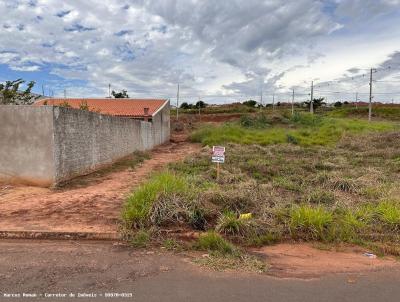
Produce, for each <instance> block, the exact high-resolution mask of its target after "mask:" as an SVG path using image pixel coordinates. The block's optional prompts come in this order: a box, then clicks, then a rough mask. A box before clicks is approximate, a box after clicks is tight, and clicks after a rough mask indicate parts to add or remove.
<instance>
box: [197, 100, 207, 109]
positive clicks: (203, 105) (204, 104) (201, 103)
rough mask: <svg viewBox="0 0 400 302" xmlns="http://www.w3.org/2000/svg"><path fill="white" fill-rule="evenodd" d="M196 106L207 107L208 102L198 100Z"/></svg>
mask: <svg viewBox="0 0 400 302" xmlns="http://www.w3.org/2000/svg"><path fill="white" fill-rule="evenodd" d="M195 107H196V108H206V107H207V104H206V103H204V102H203V101H198V102H197V103H196V105H195Z"/></svg>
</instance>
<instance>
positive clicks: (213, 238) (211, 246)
mask: <svg viewBox="0 0 400 302" xmlns="http://www.w3.org/2000/svg"><path fill="white" fill-rule="evenodd" d="M196 248H198V249H199V250H204V251H210V252H218V253H221V254H231V255H232V254H234V253H236V252H237V250H236V248H235V247H234V246H233V245H232V244H231V243H229V242H228V241H226V240H225V239H224V238H222V236H221V235H220V234H218V233H216V232H214V231H209V232H207V233H203V234H201V235H200V237H199V239H198V241H197V243H196Z"/></svg>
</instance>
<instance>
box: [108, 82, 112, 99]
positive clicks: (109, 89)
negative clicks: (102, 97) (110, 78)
mask: <svg viewBox="0 0 400 302" xmlns="http://www.w3.org/2000/svg"><path fill="white" fill-rule="evenodd" d="M108 98H109V99H111V84H108Z"/></svg>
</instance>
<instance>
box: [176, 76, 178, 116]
mask: <svg viewBox="0 0 400 302" xmlns="http://www.w3.org/2000/svg"><path fill="white" fill-rule="evenodd" d="M178 119H179V83H178V91H177V92H176V120H178Z"/></svg>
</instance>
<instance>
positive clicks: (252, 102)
mask: <svg viewBox="0 0 400 302" xmlns="http://www.w3.org/2000/svg"><path fill="white" fill-rule="evenodd" d="M243 105H246V106H248V107H256V105H257V102H256V101H254V100H248V101H245V102H243Z"/></svg>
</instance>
